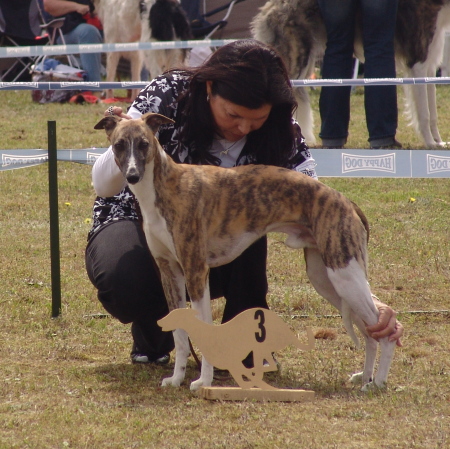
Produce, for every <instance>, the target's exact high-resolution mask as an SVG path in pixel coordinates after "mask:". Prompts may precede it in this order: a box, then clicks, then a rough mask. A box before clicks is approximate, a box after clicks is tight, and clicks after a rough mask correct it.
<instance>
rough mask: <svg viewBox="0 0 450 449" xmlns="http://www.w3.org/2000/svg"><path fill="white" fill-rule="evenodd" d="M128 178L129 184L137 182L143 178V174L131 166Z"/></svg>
mask: <svg viewBox="0 0 450 449" xmlns="http://www.w3.org/2000/svg"><path fill="white" fill-rule="evenodd" d="M125 177H126V179H127V182H128V184H132V185H133V184H137V183H138V182H139V181H140V180H141V176H140V175H139V172H138V171H137V170H136V169H135V168H130V169H129V170H128V171H127V174H126V176H125Z"/></svg>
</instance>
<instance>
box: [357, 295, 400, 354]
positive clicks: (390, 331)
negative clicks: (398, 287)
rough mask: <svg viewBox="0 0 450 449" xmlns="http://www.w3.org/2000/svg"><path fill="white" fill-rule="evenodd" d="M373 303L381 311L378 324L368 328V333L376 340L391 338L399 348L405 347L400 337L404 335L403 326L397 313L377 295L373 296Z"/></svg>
mask: <svg viewBox="0 0 450 449" xmlns="http://www.w3.org/2000/svg"><path fill="white" fill-rule="evenodd" d="M372 299H373V302H374V304H375V306H376V307H377V309H378V311H379V313H380V314H379V316H378V323H377V324H374V325H372V326H367V327H366V329H367V332H368V333H369V335H370V336H371V337H372V338H374V339H375V340H379V339H380V338H383V337H389V341H395V342H396V344H397V346H403V345H402V342H401V340H400V337H401V336H402V335H403V330H404V329H403V325H402V323H400V321H397V319H396V318H395V316H396V315H397V313H396V312H395V311H394V310H393V309H391V308H390V307H389V306H388V305H386V304H384V303H382V302H381V301H380V300H379V299H378V298H377V297H376V296H375V295H372Z"/></svg>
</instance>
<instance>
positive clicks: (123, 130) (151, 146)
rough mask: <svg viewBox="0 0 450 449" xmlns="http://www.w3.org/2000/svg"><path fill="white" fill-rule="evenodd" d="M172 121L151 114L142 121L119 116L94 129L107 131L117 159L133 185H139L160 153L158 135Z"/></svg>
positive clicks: (107, 118) (108, 119)
mask: <svg viewBox="0 0 450 449" xmlns="http://www.w3.org/2000/svg"><path fill="white" fill-rule="evenodd" d="M166 123H173V120H171V119H170V118H167V117H164V116H163V115H160V114H153V113H151V112H149V113H147V114H145V115H143V116H142V117H141V118H138V119H133V120H126V119H121V118H119V117H117V116H115V115H114V116H108V117H105V118H103V119H101V120H100V121H99V122H98V123H97V124H96V125H95V126H94V129H104V130H105V131H106V135H107V136H108V139H109V141H110V142H111V145H112V150H113V152H114V158H115V160H116V164H117V165H118V166H119V168H120V171H121V172H122V174H123V175H124V176H125V178H126V180H127V182H128V183H129V184H136V183H138V182H139V181H140V180H141V179H142V177H143V176H144V172H145V166H146V164H147V163H149V162H150V161H151V160H152V159H153V158H154V156H155V152H156V151H158V146H159V144H158V142H157V140H156V138H155V133H156V132H157V131H158V130H159V127H160V126H161V125H163V124H166Z"/></svg>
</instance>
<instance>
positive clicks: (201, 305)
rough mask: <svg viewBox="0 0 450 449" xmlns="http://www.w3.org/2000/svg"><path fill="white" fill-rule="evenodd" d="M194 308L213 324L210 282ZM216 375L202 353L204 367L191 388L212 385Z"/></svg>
mask: <svg viewBox="0 0 450 449" xmlns="http://www.w3.org/2000/svg"><path fill="white" fill-rule="evenodd" d="M191 305H192V308H193V309H194V310H196V311H198V312H199V314H198V316H199V318H200V319H201V320H202V321H204V322H205V323H208V324H212V312H211V297H210V293H209V282H208V281H207V282H206V285H205V291H204V293H203V297H202V299H201V300H197V301H192V302H191ZM213 376H214V367H213V366H212V365H211V364H210V363H209V362H208V361H207V360H206V358H205V356H204V355H202V369H201V373H200V377H199V378H198V379H197V380H194V381H193V382H192V383H191V390H192V391H197V390H198V389H199V388H201V387H210V386H211V383H212V380H213Z"/></svg>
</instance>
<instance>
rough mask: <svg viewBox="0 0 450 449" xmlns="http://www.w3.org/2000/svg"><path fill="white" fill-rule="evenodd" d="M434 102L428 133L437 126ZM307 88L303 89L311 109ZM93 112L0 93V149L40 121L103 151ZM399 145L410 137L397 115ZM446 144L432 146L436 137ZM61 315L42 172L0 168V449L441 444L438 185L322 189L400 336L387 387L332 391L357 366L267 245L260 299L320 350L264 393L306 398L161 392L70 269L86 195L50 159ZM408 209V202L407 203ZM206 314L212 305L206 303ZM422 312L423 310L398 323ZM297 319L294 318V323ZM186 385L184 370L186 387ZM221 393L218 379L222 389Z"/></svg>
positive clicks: (445, 375)
mask: <svg viewBox="0 0 450 449" xmlns="http://www.w3.org/2000/svg"><path fill="white" fill-rule="evenodd" d="M447 92H448V90H446V89H444V88H439V87H438V93H439V95H440V96H442V97H441V100H440V104H442V106H441V110H440V112H441V116H440V121H442V123H443V124H442V125H441V130H442V131H443V133H442V134H443V137H444V136H445V133H446V132H447V130H448V129H449V128H448V126H447V125H446V120H447V119H448V117H446V116H445V114H446V113H447V111H446V108H445V105H446V104H448V100H449V98H448V97H449V95H448V94H447ZM317 100H318V92H317V91H314V92H312V101H313V104H314V105H315V106H314V107H315V110H316V109H317ZM352 107H353V109H352V124H351V129H350V132H351V139H350V141H349V146H351V147H358V146H361V147H362V146H366V147H367V142H366V140H367V132H366V129H365V123H364V114H363V112H362V95H361V94H360V93H358V94H356V95H354V97H352ZM104 108H105V107H104V105H86V106H80V105H76V106H75V105H37V104H33V103H32V102H31V99H30V93H29V92H2V108H1V109H0V118H1V120H2V124H3V125H2V143H1V146H2V148H39V147H42V148H46V146H47V137H46V136H47V130H46V122H47V120H56V121H57V137H58V146H59V148H87V147H90V146H98V147H101V146H106V141H105V138H104V134H103V132H97V131H94V130H93V126H94V124H95V123H96V122H97V121H98V120H99V119H100V118H101V114H102V112H103V110H104ZM401 123H402V124H401V126H400V129H399V136H398V137H399V139H400V140H401V141H402V142H403V143H408V145H409V144H410V145H411V147H413V148H416V147H419V146H420V142H419V140H418V139H417V137H416V136H415V134H414V133H413V131H412V130H411V129H410V128H407V127H406V124H404V123H405V122H404V120H403V118H402V117H401ZM444 138H445V137H444ZM58 180H59V209H60V211H59V215H60V217H59V218H60V238H61V242H60V245H61V276H62V304H63V305H62V315H61V317H60V318H58V319H56V320H54V319H51V318H50V315H51V285H50V262H49V257H50V250H49V217H48V182H47V167H46V166H45V165H42V166H37V167H33V168H28V169H21V170H14V171H7V172H1V173H0V198H1V199H0V205H1V212H2V213H1V215H0V248H1V251H0V279H1V280H2V283H1V287H0V317H1V323H2V326H1V328H0V398H1V401H0V449H10V448H21V449H22V448H46V449H47V448H77V449H78V448H80V449H81V448H117V449H123V448H154V447H155V448H156V447H157V448H242V449H243V448H246V449H247V448H286V447H292V448H308V449H309V448H320V449H324V448H339V449H341V448H342V449H348V448H366V449H372V448H373V449H375V448H377V449H379V448H386V449H391V448H404V449H409V448H420V449H423V448H426V449H428V448H430V449H435V448H442V449H444V448H446V447H448V445H449V437H448V435H449V433H450V416H449V415H450V394H449V385H450V379H449V373H450V362H449V337H450V329H449V324H450V314H449V313H448V312H446V313H445V312H439V311H442V310H447V311H448V309H449V305H450V304H449V302H450V301H449V299H448V298H449V296H448V292H449V287H450V285H449V284H450V243H449V230H448V217H449V213H450V199H449V198H450V184H449V180H448V179H358V178H352V179H340V178H328V179H324V180H323V181H324V182H326V183H327V184H329V185H331V186H332V187H334V188H337V189H339V190H341V191H342V192H344V193H345V194H346V195H347V196H349V197H350V198H351V199H352V200H354V201H356V202H357V203H358V204H359V205H360V206H361V208H362V209H363V210H364V212H365V213H366V214H367V216H368V218H369V221H370V223H371V239H370V272H369V278H370V279H369V280H370V283H371V286H372V289H373V290H374V292H375V293H376V294H377V295H378V296H379V297H380V299H381V300H383V301H385V302H387V303H389V304H390V305H392V306H393V307H394V308H395V309H396V310H398V311H399V312H400V319H401V320H402V322H403V324H404V326H405V329H406V334H405V338H404V347H403V348H401V349H398V350H397V351H396V355H395V359H394V362H393V364H392V369H391V373H390V377H389V388H388V390H387V391H386V392H384V393H381V394H369V395H365V394H362V393H360V392H359V390H358V388H356V387H353V386H351V385H349V384H348V383H347V378H348V375H349V374H351V373H353V372H355V371H356V370H359V369H360V368H361V367H362V364H363V358H364V353H363V351H356V350H355V349H354V348H353V346H352V343H351V340H350V338H349V337H348V336H347V335H346V333H345V331H344V329H343V326H342V323H341V320H340V319H338V318H334V317H327V316H328V315H335V313H336V312H335V310H334V309H333V308H332V307H331V306H329V305H328V304H327V303H326V302H325V301H324V300H322V299H321V298H320V297H319V296H318V295H317V294H316V293H315V292H314V291H313V289H312V287H311V286H310V284H309V282H308V280H307V278H306V274H305V270H304V262H303V257H302V254H301V253H300V252H296V251H294V250H290V249H288V248H286V247H285V246H284V245H283V244H282V243H281V241H282V235H278V234H271V235H270V239H269V268H268V275H269V282H270V293H269V303H270V305H271V307H272V309H273V310H275V311H277V312H278V313H279V314H280V315H281V316H283V317H284V319H285V320H286V322H287V323H288V324H289V325H290V326H291V328H292V329H293V330H294V331H296V332H299V333H304V329H305V327H306V326H311V327H312V328H313V329H314V330H315V331H318V330H320V329H324V330H326V331H329V332H330V333H332V334H334V335H335V336H336V338H335V339H327V340H325V339H324V340H317V343H316V349H315V350H314V351H311V352H308V353H301V352H299V351H296V350H294V349H292V348H286V349H285V350H283V351H281V352H280V353H279V354H278V355H277V358H278V360H279V361H280V362H281V366H282V369H281V370H280V371H279V372H277V373H275V374H272V375H271V376H270V378H269V379H268V382H269V383H270V384H272V385H275V386H278V387H282V388H306V389H312V390H314V391H315V393H316V399H315V401H314V402H312V403H306V404H289V403H263V404H260V403H256V402H252V401H247V402H238V403H226V402H208V401H206V400H203V399H200V398H198V397H197V396H195V395H194V394H192V393H191V392H190V391H189V388H188V382H186V384H184V385H183V386H182V387H181V388H179V389H172V388H168V389H163V388H161V387H160V381H161V378H162V377H165V376H168V375H170V373H171V370H172V364H171V365H170V366H169V367H166V368H157V367H142V366H134V365H131V364H130V362H129V351H130V348H131V336H130V329H129V326H128V325H122V324H120V323H119V322H117V321H116V320H114V319H111V318H104V319H100V318H97V319H96V318H93V317H92V316H93V315H95V314H98V313H103V309H102V307H101V305H100V303H99V302H98V301H97V299H96V292H95V289H94V288H93V287H92V285H91V284H90V282H89V280H88V279H87V276H86V273H85V268H84V248H85V245H86V235H87V232H88V230H89V227H90V224H89V223H87V222H86V221H87V219H88V218H89V217H90V213H91V206H92V202H93V199H94V193H93V189H92V187H91V183H90V167H88V166H84V165H78V164H72V163H59V164H58ZM411 198H414V199H415V201H411ZM215 303H216V304H215V309H216V310H215V314H216V316H218V315H220V311H221V307H222V305H223V304H222V301H215ZM411 311H425V312H428V313H420V314H418V313H410V312H411ZM305 316H308V318H305ZM196 376H198V373H197V371H196V367H195V364H194V362H193V361H190V363H189V367H188V372H187V379H188V380H191V379H193V378H195V377H196ZM225 384H231V383H230V382H226V383H225Z"/></svg>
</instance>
